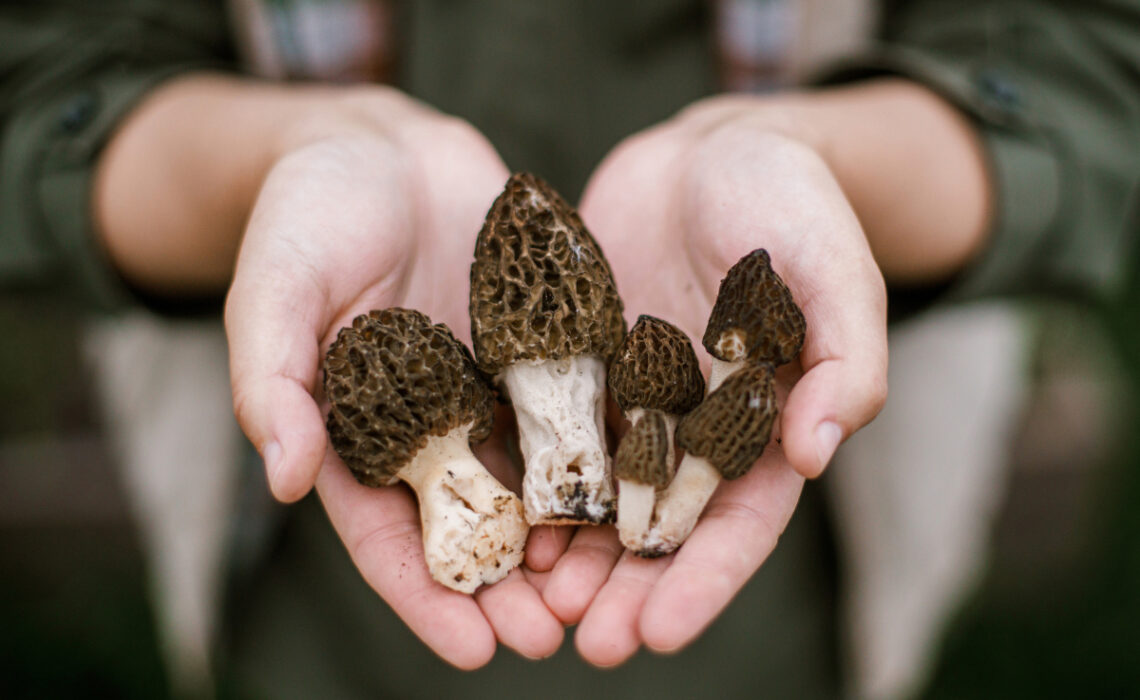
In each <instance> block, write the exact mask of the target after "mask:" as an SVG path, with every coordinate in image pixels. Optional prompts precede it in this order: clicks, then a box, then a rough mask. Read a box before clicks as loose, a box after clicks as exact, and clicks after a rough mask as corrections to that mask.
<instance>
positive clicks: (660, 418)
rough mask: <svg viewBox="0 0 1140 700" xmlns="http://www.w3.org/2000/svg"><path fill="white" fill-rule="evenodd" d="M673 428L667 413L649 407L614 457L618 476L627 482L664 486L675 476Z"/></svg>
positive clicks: (624, 439)
mask: <svg viewBox="0 0 1140 700" xmlns="http://www.w3.org/2000/svg"><path fill="white" fill-rule="evenodd" d="M669 440H670V435H669V431H668V430H667V429H666V428H665V414H664V413H663V412H661V411H654V410H652V409H650V410H646V411H645V413H644V414H642V416H641V418H640V419H638V421H637V422H636V423H634V424H633V427H632V428H630V429H629V432H627V433H626V434H625V437H623V438H622V439H621V445H620V446H619V447H618V451H617V455H615V456H614V475H615V476H617V478H619V479H624V480H626V481H636V482H637V483H639V484H650V485H652V486H655V487H657V488H664V487H665V486H668V485H669V482H670V481H672V479H673V464H672V462H670V461H669V459H668V457H669Z"/></svg>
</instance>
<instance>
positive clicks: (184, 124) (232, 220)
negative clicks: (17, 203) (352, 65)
mask: <svg viewBox="0 0 1140 700" xmlns="http://www.w3.org/2000/svg"><path fill="white" fill-rule="evenodd" d="M394 93H395V91H391V90H386V89H383V88H375V89H372V88H369V89H367V90H363V89H353V88H335V87H319V86H289V85H275V84H268V83H258V82H254V81H250V80H246V79H241V78H235V77H228V76H222V75H208V74H199V75H192V76H187V77H183V78H179V79H176V80H172V81H170V82H168V83H166V84H164V85H162V86H160V87H159V88H158V89H156V90H155V91H154V93H152V94H151V95H150V96H149V97H148V98H147V99H146V100H144V101H143V102H142V103H141V104H140V105H139V106H138V107H137V108H136V109H135V110H134V111H133V112H132V113H131V114H130V115H129V116H128V118H127V119H126V120H125V121H124V123H123V124H122V125H121V127H120V128H119V130H118V132H117V133H116V135H115V137H114V138H113V139H112V141H111V143H110V144H109V145H108V147H107V149H106V150H105V151H104V152H103V155H102V157H101V158H100V161H99V164H98V169H97V175H96V180H95V186H94V194H93V202H94V209H95V211H94V216H95V221H96V228H97V231H98V234H99V236H100V238H101V241H102V243H103V245H104V247H105V248H106V250H107V252H108V254H109V256H110V258H111V261H112V262H113V263H114V264H115V266H116V268H117V269H118V270H119V272H120V274H122V275H123V277H124V278H125V279H126V280H127V281H128V282H130V283H131V284H132V285H134V286H136V287H138V288H140V289H143V290H145V291H147V292H150V293H157V294H161V295H182V294H201V293H210V292H220V291H222V290H224V289H225V286H226V285H227V284H228V282H229V279H230V276H231V273H232V270H233V265H234V260H235V258H236V255H237V250H238V246H239V244H240V242H241V237H242V233H243V230H244V228H245V223H246V219H247V217H248V215H249V213H250V210H251V209H252V207H253V203H254V201H255V199H256V197H257V195H258V192H259V190H260V187H261V184H262V181H263V180H264V179H265V176H266V174H267V172H268V171H269V169H270V168H271V167H272V166H273V164H274V163H276V162H277V161H278V160H279V159H280V158H282V157H283V156H284V155H285V154H287V153H288V152H290V151H291V150H295V149H297V148H299V147H302V146H303V145H304V144H305V143H306V142H313V141H316V140H319V139H321V138H326V137H329V136H332V135H337V134H340V135H352V134H357V135H359V134H363V133H369V134H371V135H373V136H375V135H376V130H370V127H371V126H374V125H373V124H370V123H369V122H368V121H367V118H366V117H365V114H366V113H367V112H369V111H371V112H373V113H375V112H382V111H383V110H384V109H385V108H387V107H388V106H389V105H378V104H377V103H378V102H383V101H384V100H386V99H387V100H390V101H391V102H392V104H391V105H390V106H391V107H392V108H393V109H394V108H396V98H394V97H393V95H394ZM361 95H368V96H367V97H364V99H363V100H361V99H360V96H361ZM354 96H355V101H354ZM363 105H366V108H362V106H363ZM373 116H374V115H373Z"/></svg>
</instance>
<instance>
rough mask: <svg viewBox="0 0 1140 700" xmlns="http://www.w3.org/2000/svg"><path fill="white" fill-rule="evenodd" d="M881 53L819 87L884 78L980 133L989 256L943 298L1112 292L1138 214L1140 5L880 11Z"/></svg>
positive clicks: (926, 3)
mask: <svg viewBox="0 0 1140 700" xmlns="http://www.w3.org/2000/svg"><path fill="white" fill-rule="evenodd" d="M884 18H885V22H884V25H883V31H882V34H881V37H882V41H881V43H880V44H879V45H878V46H876V47H875V48H874V49H873V50H871V51H870V52H869V53H868V54H866V55H864V56H860V57H857V58H855V59H853V60H851V61H850V62H847V63H846V64H844V65H842V66H840V67H839V68H838V69H837V70H835V71H834V72H832V73H830V75H829V76H828V77H826V78H825V79H824V82H833V81H846V80H852V79H858V78H861V77H867V76H873V75H884V74H888V75H889V74H894V75H901V76H905V77H908V78H911V79H914V80H916V81H918V82H921V83H923V84H925V85H927V86H929V87H930V88H932V89H933V90H935V91H936V92H938V93H940V94H941V95H943V96H944V97H945V98H947V99H949V100H950V101H951V102H952V103H954V104H955V105H957V106H958V107H959V108H960V109H962V110H963V111H964V113H965V114H967V115H968V116H969V117H970V118H971V119H972V120H973V121H974V123H975V124H976V125H977V127H978V129H979V132H980V134H981V137H982V139H983V140H984V143H985V146H986V151H987V155H988V159H989V167H990V172H991V180H992V182H993V184H994V187H995V190H996V191H995V208H994V212H993V228H992V231H991V236H990V241H989V244H988V247H987V249H986V250H985V251H984V253H983V254H982V255H981V257H980V258H979V259H978V260H976V261H975V262H974V263H973V264H972V265H971V266H970V268H969V269H968V270H966V271H965V272H964V273H963V274H962V275H961V277H960V278H958V279H957V280H955V281H954V282H953V283H952V285H951V287H950V289H949V290H948V292H947V295H948V297H950V298H957V299H963V298H971V297H977V296H980V295H988V294H1020V293H1045V294H1058V293H1060V294H1065V295H1079V296H1081V297H1084V298H1087V299H1098V300H1099V299H1103V298H1106V297H1112V296H1113V295H1115V294H1117V293H1119V291H1120V289H1121V286H1122V284H1123V283H1124V281H1125V276H1126V275H1127V274H1128V272H1129V271H1130V262H1129V261H1130V258H1131V257H1132V256H1133V255H1135V249H1136V247H1137V243H1136V238H1137V234H1138V230H1137V228H1138V224H1137V219H1136V218H1135V216H1136V213H1137V211H1138V209H1137V207H1138V206H1140V185H1138V183H1140V156H1138V154H1140V0H1096V1H1081V0H1072V1H1069V2H1066V1H1063V0H1056V1H1054V2H1019V1H1010V2H987V1H985V0H915V1H910V2H893V3H889V4H888V7H887V8H886V12H885V14H884Z"/></svg>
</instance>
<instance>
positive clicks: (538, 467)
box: [499, 356, 613, 523]
mask: <svg viewBox="0 0 1140 700" xmlns="http://www.w3.org/2000/svg"><path fill="white" fill-rule="evenodd" d="M499 381H500V382H501V383H502V385H503V386H504V387H505V388H506V391H507V395H508V396H510V399H511V404H512V405H513V406H514V409H515V419H516V420H517V422H518V426H519V451H520V452H521V453H522V456H523V461H524V462H525V464H526V471H525V473H524V474H523V507H524V508H525V511H526V514H527V519H528V520H529V521H531V522H534V523H537V522H547V523H551V522H561V521H566V522H569V521H578V520H582V521H586V522H593V523H600V522H606V521H608V520H609V519H610V518H612V517H613V506H612V500H613V497H612V495H611V494H612V491H611V486H610V484H609V483H608V482H609V476H610V463H609V456H608V455H607V454H606V453H605V434H606V433H605V398H606V395H605V385H606V366H605V363H604V362H603V361H602V359H601V358H599V357H594V356H584V357H569V358H564V359H561V360H547V361H537V362H532V361H523V362H517V363H515V364H513V365H510V366H509V367H507V368H506V369H504V370H503V371H502V373H501V374H500V375H499ZM589 494H596V496H595V497H590V496H589Z"/></svg>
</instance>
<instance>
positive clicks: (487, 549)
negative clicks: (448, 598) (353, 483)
mask: <svg viewBox="0 0 1140 700" xmlns="http://www.w3.org/2000/svg"><path fill="white" fill-rule="evenodd" d="M324 373H325V393H326V395H327V396H328V399H329V401H330V403H331V408H330V410H329V415H328V431H329V437H330V438H331V441H332V445H333V448H334V449H335V450H336V453H337V454H338V455H340V457H341V459H342V460H344V463H345V464H346V465H348V468H349V469H350V470H351V471H352V474H353V475H354V476H355V477H356V479H357V480H358V481H359V482H360V483H362V484H365V485H366V486H389V485H392V484H395V483H396V482H397V481H399V480H403V481H405V482H407V483H408V484H409V485H410V486H411V487H412V488H413V489H415V492H416V496H417V498H418V500H419V506H420V520H421V522H422V524H423V543H424V554H425V557H426V559H427V565H428V569H429V571H430V572H431V575H432V577H433V578H434V579H435V580H436V581H439V582H440V583H442V584H443V585H445V586H447V587H448V588H451V589H454V590H457V591H460V592H463V593H471V592H473V591H474V590H475V589H476V588H478V587H479V586H480V585H481V584H483V583H493V582H495V581H498V580H499V579H501V578H503V577H504V576H506V575H507V573H508V572H509V571H510V570H511V569H512V568H514V567H515V566H516V565H518V563H519V562H520V561H521V560H522V556H523V547H524V545H525V543H526V536H527V531H528V528H527V524H526V521H525V520H524V518H523V512H522V504H521V502H520V501H519V498H518V497H517V496H516V495H514V494H513V493H511V492H510V491H509V490H507V489H506V488H504V487H503V486H502V485H501V484H500V483H499V482H498V481H496V480H495V478H494V477H493V476H491V474H490V473H489V472H488V471H487V470H486V469H485V468H484V467H483V465H482V464H481V463H480V462H479V461H478V460H477V459H476V458H475V456H474V454H472V452H471V448H470V444H473V443H477V442H480V441H482V440H484V439H485V438H486V437H487V436H488V435H489V434H490V432H491V420H492V410H493V407H494V397H493V396H492V394H491V390H490V389H489V388H488V387H487V385H486V384H485V383H484V382H483V380H482V378H481V377H480V376H479V373H478V371H477V370H476V367H475V363H474V360H473V359H472V357H471V354H470V352H468V350H467V348H466V347H464V345H463V344H462V343H460V342H459V341H458V340H457V339H456V338H455V336H454V335H452V333H451V331H450V330H448V328H447V326H444V325H442V324H436V325H433V324H432V322H431V320H430V319H429V318H428V317H427V316H425V315H424V314H422V313H420V312H418V311H412V310H408V309H395V308H394V309H386V310H383V311H372V312H370V313H368V314H364V315H361V316H358V317H356V319H355V320H353V322H352V326H351V327H348V328H342V329H341V330H340V332H339V333H338V334H337V338H336V341H335V342H334V343H333V345H332V347H331V348H329V351H328V353H327V355H326V356H325V362H324Z"/></svg>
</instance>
